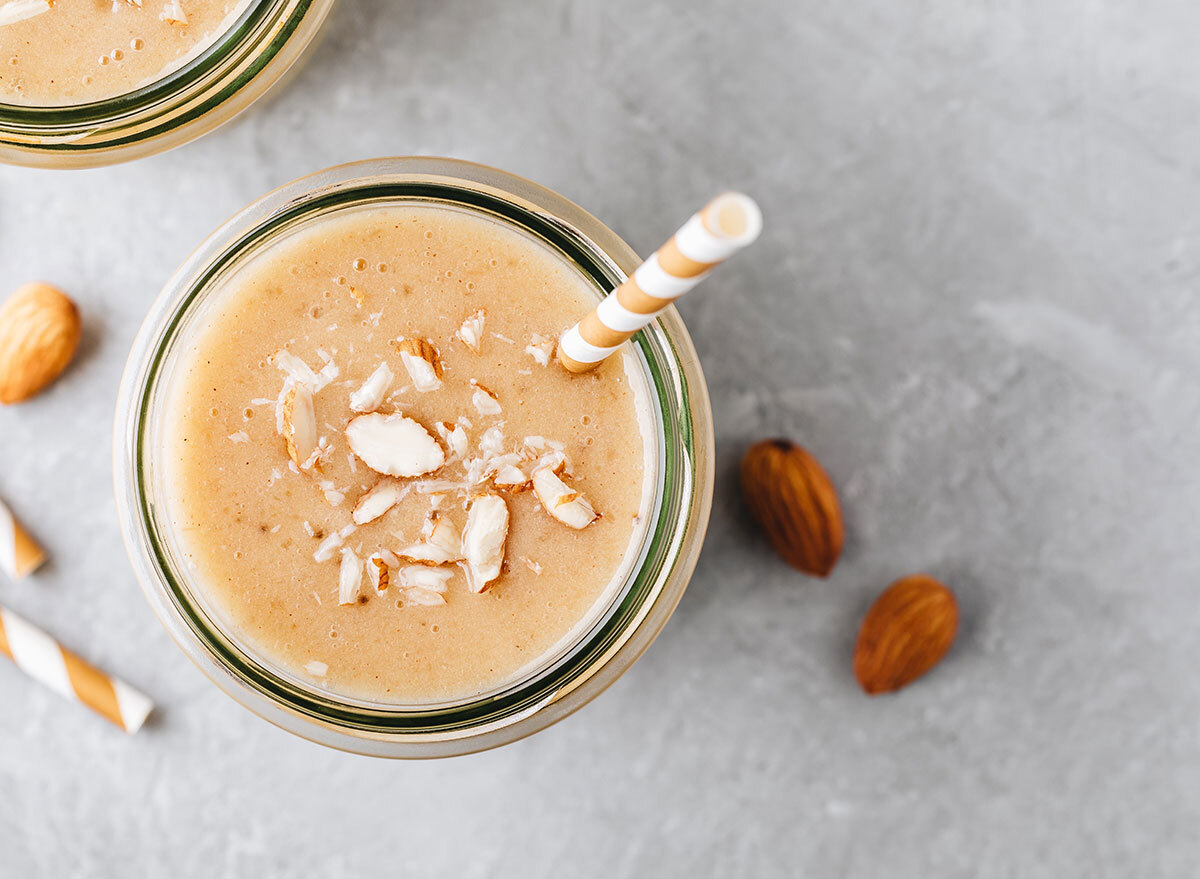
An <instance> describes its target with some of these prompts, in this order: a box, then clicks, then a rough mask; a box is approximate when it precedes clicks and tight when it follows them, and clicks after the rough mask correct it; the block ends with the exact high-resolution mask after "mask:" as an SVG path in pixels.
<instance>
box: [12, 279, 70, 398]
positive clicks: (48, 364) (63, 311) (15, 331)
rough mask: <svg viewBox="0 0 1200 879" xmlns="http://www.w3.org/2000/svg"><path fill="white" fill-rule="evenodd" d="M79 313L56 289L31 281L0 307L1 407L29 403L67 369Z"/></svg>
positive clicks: (18, 289)
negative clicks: (29, 400)
mask: <svg viewBox="0 0 1200 879" xmlns="http://www.w3.org/2000/svg"><path fill="white" fill-rule="evenodd" d="M79 332H80V324H79V311H78V309H76V308H75V303H74V302H72V301H71V300H70V299H68V298H67V296H66V295H65V294H64V293H63V292H62V291H61V290H59V289H58V288H57V287H52V286H50V285H49V284H42V283H33V284H26V285H24V286H23V287H19V288H17V291H16V292H15V293H13V294H12V296H10V297H9V298H8V301H7V302H5V303H4V304H3V305H0V403H19V402H21V401H22V400H28V399H29V398H30V397H32V396H33V395H34V394H36V393H37V392H38V391H40V390H42V388H44V387H46V385H48V384H50V383H51V382H52V381H54V380H55V379H56V378H58V377H59V375H61V374H62V371H63V370H64V369H66V368H67V364H68V363H70V362H71V358H72V357H73V356H74V355H75V348H76V346H77V345H78V344H79Z"/></svg>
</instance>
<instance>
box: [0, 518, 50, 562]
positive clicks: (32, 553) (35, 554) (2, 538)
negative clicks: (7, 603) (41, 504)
mask: <svg viewBox="0 0 1200 879" xmlns="http://www.w3.org/2000/svg"><path fill="white" fill-rule="evenodd" d="M45 560H46V553H45V552H43V551H42V548H41V547H40V546H38V545H37V542H36V541H35V540H34V539H33V538H32V537H30V536H29V533H28V532H27V531H26V530H25V529H24V528H22V527H21V523H20V522H18V521H17V520H16V518H15V517H14V516H13V514H12V513H11V512H10V511H9V509H8V507H6V506H5V505H4V502H3V501H0V571H3V572H4V573H6V574H8V576H10V577H12V578H13V579H14V580H20V579H21V578H22V577H24V576H25V575H26V574H32V573H33V572H34V571H35V570H37V568H38V566H39V565H40V564H41V563H42V562H44V561H45Z"/></svg>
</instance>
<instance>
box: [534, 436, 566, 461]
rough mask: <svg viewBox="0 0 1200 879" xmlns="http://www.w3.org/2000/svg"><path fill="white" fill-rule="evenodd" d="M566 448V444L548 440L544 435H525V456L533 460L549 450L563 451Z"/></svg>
mask: <svg viewBox="0 0 1200 879" xmlns="http://www.w3.org/2000/svg"><path fill="white" fill-rule="evenodd" d="M564 449H566V446H564V445H563V444H562V443H560V442H555V441H554V440H548V439H546V438H545V437H544V436H527V437H525V457H526V458H528V459H529V460H531V461H532V460H533V459H534V458H537V457H539V456H540V455H544V454H546V453H547V452H561V451H563V450H564Z"/></svg>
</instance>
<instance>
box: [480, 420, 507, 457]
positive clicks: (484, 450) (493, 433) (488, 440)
mask: <svg viewBox="0 0 1200 879" xmlns="http://www.w3.org/2000/svg"><path fill="white" fill-rule="evenodd" d="M479 453H480V454H481V455H483V456H484V457H485V458H494V457H496V456H497V455H502V454H504V431H502V430H501V429H500V428H499V426H496V427H489V428H488V429H487V430H485V431H484V432H483V435H482V436H480V437H479Z"/></svg>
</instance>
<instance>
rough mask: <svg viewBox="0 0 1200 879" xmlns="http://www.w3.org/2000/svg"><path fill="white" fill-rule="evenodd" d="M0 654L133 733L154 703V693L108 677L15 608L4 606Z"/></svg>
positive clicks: (0, 618)
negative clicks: (21, 615) (150, 695)
mask: <svg viewBox="0 0 1200 879" xmlns="http://www.w3.org/2000/svg"><path fill="white" fill-rule="evenodd" d="M0 653H3V654H4V655H5V656H7V657H8V658H9V659H11V660H12V661H13V662H14V663H16V665H17V667H18V668H20V669H21V670H22V671H23V672H25V673H26V674H27V675H29V676H30V677H31V678H33V679H34V680H36V681H38V682H40V683H42V684H45V685H46V686H47V687H49V688H50V689H51V690H53V691H54V692H56V693H58V694H59V695H60V696H65V697H66V698H67V699H71V700H73V701H76V702H82V703H83V704H84V705H86V706H87V707H88V708H91V709H92V710H93V711H95V712H96V713H97V714H99V715H101V716H102V717H104V718H106V719H107V720H109V721H111V722H112V723H115V724H116V725H117V726H119V727H121V729H123V730H125V732H127V733H130V734H133V733H135V732H137V731H138V730H139V729H141V727H142V724H143V723H144V722H145V720H146V717H147V716H148V715H149V714H150V712H151V711H152V710H153V708H154V703H153V702H152V701H150V699H149V697H147V696H145V695H143V694H142V693H139V692H138V691H137V690H135V689H133V687H131V686H129V685H128V684H126V683H123V682H122V681H119V680H117V679H116V678H113V677H109V676H108V675H106V674H105V673H104V672H102V671H100V670H99V669H98V668H96V667H95V666H93V665H91V664H89V663H87V662H85V661H84V660H83V659H81V658H80V657H78V656H76V655H75V654H74V653H72V652H71V651H70V650H67V649H66V648H65V647H63V646H62V645H60V644H59V643H58V642H57V641H55V640H54V639H53V638H51V637H50V636H49V635H47V634H46V633H45V632H43V631H42V630H41V629H39V628H37V627H36V626H34V625H33V624H32V623H30V622H28V621H26V620H24V619H22V618H21V617H19V616H17V615H16V614H15V613H13V612H12V611H11V610H8V609H7V608H4V607H0Z"/></svg>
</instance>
